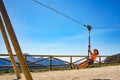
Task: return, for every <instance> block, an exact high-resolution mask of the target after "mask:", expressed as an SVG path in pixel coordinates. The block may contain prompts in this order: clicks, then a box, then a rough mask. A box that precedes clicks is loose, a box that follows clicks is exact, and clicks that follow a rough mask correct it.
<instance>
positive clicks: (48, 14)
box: [0, 0, 120, 55]
mask: <svg viewBox="0 0 120 80" xmlns="http://www.w3.org/2000/svg"><path fill="white" fill-rule="evenodd" d="M38 1H40V2H42V3H44V4H46V5H48V6H50V7H52V8H54V9H56V10H58V11H60V12H62V13H64V14H66V15H68V16H70V17H72V18H74V19H76V20H78V21H80V22H81V23H83V24H89V25H91V26H92V27H93V29H92V31H91V48H92V49H94V48H98V49H99V52H100V55H111V54H116V53H120V48H119V45H120V28H94V27H120V15H119V14H120V5H119V3H120V1H119V0H38ZM4 3H5V6H6V8H7V12H8V14H9V17H10V20H11V22H12V25H13V28H14V30H15V33H16V36H17V38H18V41H19V44H20V46H21V49H22V51H23V53H30V54H49V55H52V54H54V55H63V54H64V55H68V54H70V55H87V46H88V31H87V29H86V28H85V27H83V26H82V25H80V24H78V23H75V22H73V21H71V20H69V19H67V18H66V17H64V16H62V15H60V14H57V13H55V12H53V11H51V10H49V9H47V8H45V7H43V6H41V5H39V4H37V3H35V2H33V0H4ZM0 44H1V46H0V53H7V51H6V49H5V45H4V42H3V39H2V36H1V34H0Z"/></svg>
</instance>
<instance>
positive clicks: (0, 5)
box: [0, 0, 33, 80]
mask: <svg viewBox="0 0 120 80" xmlns="http://www.w3.org/2000/svg"><path fill="white" fill-rule="evenodd" d="M0 12H1V14H2V16H3V20H4V23H5V26H6V29H7V31H8V34H9V36H10V39H11V42H12V45H13V47H14V50H15V52H16V55H17V58H18V60H19V62H20V65H21V68H22V71H23V73H24V76H25V78H26V80H33V79H32V76H31V74H30V71H29V69H28V66H27V64H26V61H25V59H24V56H23V54H22V50H21V48H20V46H19V43H18V40H17V37H16V35H15V32H14V30H13V27H12V24H11V22H10V19H9V16H8V14H7V11H6V9H5V6H4V3H3V0H0Z"/></svg>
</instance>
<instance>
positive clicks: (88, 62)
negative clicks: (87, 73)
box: [77, 46, 99, 69]
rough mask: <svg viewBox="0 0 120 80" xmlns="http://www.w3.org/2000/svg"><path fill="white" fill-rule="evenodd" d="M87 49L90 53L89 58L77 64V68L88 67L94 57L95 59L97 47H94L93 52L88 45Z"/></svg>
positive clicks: (97, 53)
mask: <svg viewBox="0 0 120 80" xmlns="http://www.w3.org/2000/svg"><path fill="white" fill-rule="evenodd" d="M88 51H89V53H90V58H89V59H88V60H86V61H85V62H83V63H80V64H78V65H77V67H78V68H79V69H81V68H86V67H88V66H89V65H91V64H93V63H94V61H95V59H96V58H97V57H98V55H99V51H98V49H94V50H93V52H92V51H91V49H90V46H88Z"/></svg>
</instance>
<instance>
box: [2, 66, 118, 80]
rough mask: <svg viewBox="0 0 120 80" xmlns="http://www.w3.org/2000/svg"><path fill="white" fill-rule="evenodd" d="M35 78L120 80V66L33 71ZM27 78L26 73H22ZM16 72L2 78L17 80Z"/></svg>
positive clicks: (47, 79)
mask: <svg viewBox="0 0 120 80" xmlns="http://www.w3.org/2000/svg"><path fill="white" fill-rule="evenodd" d="M31 75H32V77H33V80H120V66H109V67H99V68H87V69H79V70H63V71H47V72H36V73H35V72H34V73H31ZM21 76H22V79H20V80H25V78H24V75H23V74H21ZM15 79H16V76H15V74H4V75H0V80H15Z"/></svg>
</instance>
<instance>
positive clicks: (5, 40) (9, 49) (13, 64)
mask: <svg viewBox="0 0 120 80" xmlns="http://www.w3.org/2000/svg"><path fill="white" fill-rule="evenodd" d="M0 29H1V32H2V36H3V39H4V42H5V45H6V48H7V51H8V54H9V56H10V60H11V63H12V66H13V69H14V71H15V74H16V77H17V79H21V76H20V73H19V71H18V69H17V65H16V62H15V60H14V56H13V53H12V49H11V47H10V44H9V40H8V38H7V34H6V32H5V28H4V25H3V22H2V18H1V16H0Z"/></svg>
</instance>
